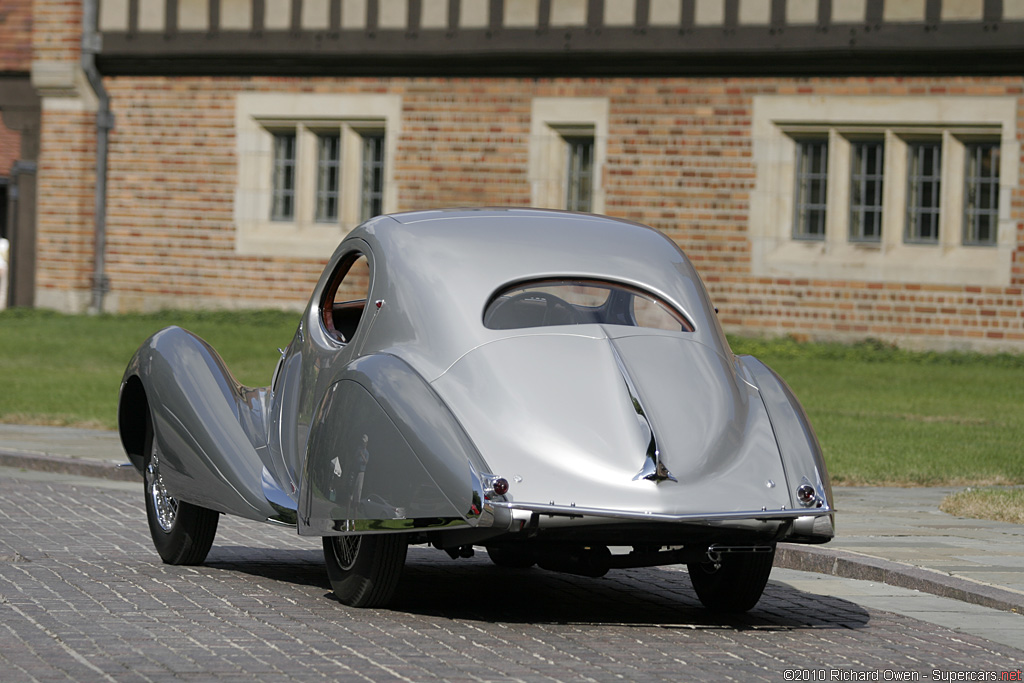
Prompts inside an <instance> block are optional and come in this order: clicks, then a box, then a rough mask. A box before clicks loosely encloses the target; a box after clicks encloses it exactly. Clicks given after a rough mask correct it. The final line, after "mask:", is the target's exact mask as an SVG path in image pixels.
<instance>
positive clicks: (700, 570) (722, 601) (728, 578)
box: [686, 548, 775, 612]
mask: <svg viewBox="0 0 1024 683" xmlns="http://www.w3.org/2000/svg"><path fill="white" fill-rule="evenodd" d="M774 560H775V549H774V548H772V551H771V552H770V553H724V554H723V555H722V561H721V564H719V565H717V566H716V565H714V564H712V563H710V562H692V563H690V564H687V565H686V568H687V570H688V571H689V572H690V583H692V584H693V589H694V590H695V591H696V592H697V597H698V598H699V599H700V602H701V604H702V605H704V606H705V607H707V608H708V609H710V610H715V611H717V612H746V611H747V610H749V609H751V608H752V607H753V606H754V605H756V604H757V601H758V600H760V599H761V594H762V593H764V587H765V585H766V584H767V583H768V576H769V575H770V574H771V573H772V562H773V561H774Z"/></svg>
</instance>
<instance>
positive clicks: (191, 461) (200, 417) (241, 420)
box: [118, 327, 294, 521]
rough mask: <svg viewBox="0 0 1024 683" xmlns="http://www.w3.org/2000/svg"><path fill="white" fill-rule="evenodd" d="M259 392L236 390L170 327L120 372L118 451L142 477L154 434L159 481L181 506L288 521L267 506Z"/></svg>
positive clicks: (202, 345) (204, 347)
mask: <svg viewBox="0 0 1024 683" xmlns="http://www.w3.org/2000/svg"><path fill="white" fill-rule="evenodd" d="M264 393H265V392H264V391H262V390H258V389H248V388H246V387H243V386H241V385H240V384H238V382H236V381H235V379H234V378H233V377H232V376H231V373H230V372H229V371H228V369H227V367H226V366H225V365H224V362H223V361H222V360H221V358H220V356H218V355H217V353H216V352H215V351H214V350H213V349H212V348H211V347H210V346H209V345H208V344H207V343H206V342H204V341H203V340H202V339H200V338H199V337H197V336H195V335H194V334H192V333H191V332H188V331H186V330H183V329H181V328H180V327H168V328H166V329H163V330H161V331H160V332H157V333H156V334H154V335H153V336H152V337H150V338H149V339H147V340H146V341H145V342H144V343H143V344H142V346H141V347H139V349H138V351H136V353H135V355H134V356H133V357H132V360H131V361H130V362H129V364H128V368H127V369H126V371H125V374H124V379H123V381H122V384H121V394H120V399H119V405H118V428H119V432H120V434H121V440H122V444H123V445H124V448H125V451H126V452H127V454H128V457H129V459H130V460H131V462H132V464H133V465H134V466H135V467H136V468H137V469H139V470H140V472H141V471H142V467H143V463H144V460H145V456H146V455H148V454H147V453H144V445H145V444H146V443H149V440H148V439H147V438H146V432H147V430H151V434H152V438H153V440H154V441H155V445H156V447H157V448H158V449H159V452H160V458H161V466H160V469H161V473H162V474H163V477H164V482H165V484H166V486H167V488H168V490H169V491H170V493H171V494H172V495H173V496H174V497H176V498H178V499H180V500H184V501H186V502H189V503H193V504H195V505H199V506H202V507H205V508H209V509H211V510H218V511H220V512H227V513H231V514H236V515H240V516H243V517H248V518H250V519H256V520H260V521H264V520H276V521H288V520H286V519H281V510H280V509H279V508H278V507H275V506H274V505H271V503H270V502H268V500H267V493H266V489H267V485H266V484H265V481H264V479H265V477H264V471H265V468H264V466H263V462H262V460H261V459H260V457H259V454H258V449H260V448H265V442H266V438H265V435H264V433H263V432H264V431H265V430H264V429H263V405H262V403H263V395H264ZM292 515H294V513H292Z"/></svg>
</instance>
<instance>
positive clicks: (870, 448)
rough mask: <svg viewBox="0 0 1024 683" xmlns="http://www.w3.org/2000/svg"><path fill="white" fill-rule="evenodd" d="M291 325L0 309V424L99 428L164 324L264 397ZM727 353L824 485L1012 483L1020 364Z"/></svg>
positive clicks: (855, 350) (739, 349) (887, 352)
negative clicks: (799, 409) (758, 379)
mask: <svg viewBox="0 0 1024 683" xmlns="http://www.w3.org/2000/svg"><path fill="white" fill-rule="evenodd" d="M298 317H299V314H298V313H280V312H268V311H257V312H231V313H228V312H216V313H210V312H205V313H203V312H167V313H160V314H154V315H117V316H107V315H104V316H84V315H81V316H79V315H75V316H68V315H61V314H58V313H53V312H47V311H30V310H11V311H0V422H8V423H19V422H21V423H35V424H56V425H75V426H90V427H98V428H107V429H112V428H113V427H114V426H115V422H116V412H117V408H116V407H117V391H118V386H119V382H120V379H121V375H122V373H123V372H124V367H125V365H126V364H127V362H128V360H129V359H130V358H131V355H132V353H133V352H134V351H135V349H136V348H137V347H138V345H139V344H140V343H142V341H143V340H144V339H146V337H148V336H149V335H150V334H152V333H153V332H156V331H157V330H159V329H161V328H162V327H165V326H167V325H171V324H177V325H181V326H182V327H185V328H186V329H189V330H191V331H193V332H195V333H196V334H198V335H199V336H200V337H202V338H204V339H206V340H207V341H208V342H209V343H210V344H211V345H212V346H213V347H214V348H215V349H217V351H218V352H219V353H220V354H221V355H222V356H223V358H224V360H225V362H226V363H227V365H228V367H229V368H231V370H232V372H233V373H235V376H236V377H237V378H238V380H239V381H241V382H242V383H244V384H248V385H251V386H265V385H267V384H269V383H270V378H271V374H272V372H273V370H274V365H275V363H276V362H277V358H278V352H277V348H278V347H280V346H284V345H286V344H287V343H288V342H289V341H290V340H291V337H292V334H293V333H294V331H295V327H296V325H297V323H298ZM731 343H732V346H733V350H734V351H735V352H736V353H752V354H753V355H756V356H758V357H759V358H761V359H762V360H763V361H765V362H766V363H768V364H769V365H770V366H772V367H773V368H774V369H775V370H776V371H777V372H779V374H781V375H782V376H783V377H784V378H785V379H786V381H787V382H789V384H790V386H791V387H792V388H793V390H794V392H796V394H797V396H799V397H800V399H801V401H802V402H803V404H804V407H805V408H806V409H807V412H808V414H809V415H810V417H811V421H812V423H813V424H814V427H815V429H816V431H817V433H818V438H819V440H820V441H821V444H822V448H823V449H824V451H825V458H826V461H827V463H828V466H829V470H830V473H831V474H832V478H833V481H834V483H836V484H845V485H861V484H901V485H939V484H947V485H959V484H965V485H966V484H972V485H986V484H1022V483H1024V457H1022V441H1024V438H1022V437H1024V356H1010V355H999V356H990V355H981V354H962V353H954V354H937V353H912V352H908V351H902V350H899V349H895V348H893V347H888V346H885V345H881V344H877V343H864V344H858V345H852V346H844V345H839V344H799V343H797V342H794V341H792V340H788V339H783V340H774V341H762V340H752V339H731Z"/></svg>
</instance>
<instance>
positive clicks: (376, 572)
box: [323, 534, 409, 607]
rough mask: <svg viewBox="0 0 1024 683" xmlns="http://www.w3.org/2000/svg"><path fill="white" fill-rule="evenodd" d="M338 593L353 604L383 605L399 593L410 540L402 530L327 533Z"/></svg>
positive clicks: (330, 572) (331, 575) (328, 556)
mask: <svg viewBox="0 0 1024 683" xmlns="http://www.w3.org/2000/svg"><path fill="white" fill-rule="evenodd" d="M323 540H324V559H325V560H326V561H327V576H328V578H329V579H330V580H331V588H332V589H333V590H334V595H335V596H336V597H337V598H338V600H340V601H341V602H342V603H344V604H346V605H348V606H350V607H383V606H384V605H387V604H388V603H389V602H390V601H391V599H392V598H393V597H394V595H395V590H396V589H397V588H398V583H399V581H400V580H401V578H402V569H403V568H404V567H405V554H406V551H407V550H408V549H409V544H408V542H407V540H406V538H405V536H404V535H401V534H370V535H363V536H324V539H323Z"/></svg>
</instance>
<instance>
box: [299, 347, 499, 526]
mask: <svg viewBox="0 0 1024 683" xmlns="http://www.w3.org/2000/svg"><path fill="white" fill-rule="evenodd" d="M486 471H487V470H486V465H485V463H484V461H483V459H482V458H481V456H480V454H479V453H478V452H477V450H476V448H475V446H474V445H473V443H472V442H471V441H470V439H469V437H468V436H467V435H466V433H465V431H464V430H463V429H462V426H461V425H460V424H459V423H458V421H457V420H456V419H455V417H454V416H453V415H452V414H451V412H450V411H449V410H448V408H447V406H446V405H445V404H444V402H443V401H442V400H441V399H440V397H439V396H438V395H437V394H436V393H435V392H434V390H433V389H431V387H430V386H429V385H428V384H427V383H426V381H425V380H424V379H423V378H422V377H420V375H419V374H418V373H417V372H416V371H415V370H413V369H412V368H411V367H410V366H409V365H408V364H406V363H405V362H404V361H402V360H400V359H398V358H396V357H394V356H390V355H375V356H368V357H366V358H361V359H359V360H357V361H355V362H354V363H352V364H351V365H350V366H348V367H347V368H346V369H345V371H344V372H343V373H342V375H341V376H340V377H339V378H338V380H337V381H336V382H335V383H334V384H332V385H331V387H330V388H329V389H328V390H327V392H326V394H325V396H324V397H323V399H322V401H321V402H320V404H319V406H318V408H317V410H316V414H315V416H314V419H313V422H312V425H311V428H310V438H309V441H308V445H307V449H306V457H305V461H304V465H303V472H302V475H301V481H302V485H301V490H300V493H299V523H298V529H299V533H300V534H303V535H316V536H330V535H340V534H343V533H352V532H375V533H378V532H384V531H419V530H426V529H439V528H447V527H452V526H456V527H458V526H465V525H470V526H475V525H477V524H478V523H479V521H480V515H481V513H482V511H483V502H484V501H483V490H482V484H481V480H480V476H479V473H482V472H486Z"/></svg>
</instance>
